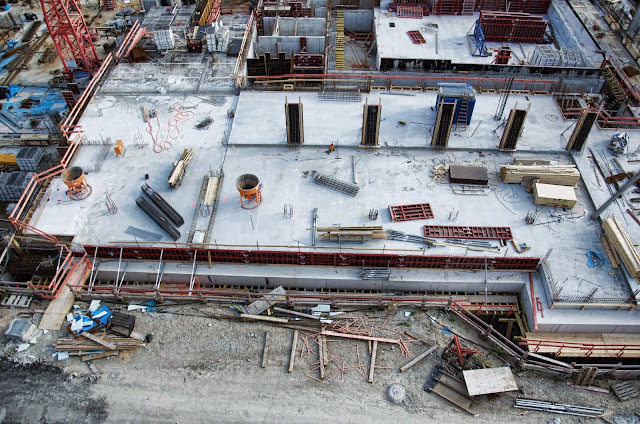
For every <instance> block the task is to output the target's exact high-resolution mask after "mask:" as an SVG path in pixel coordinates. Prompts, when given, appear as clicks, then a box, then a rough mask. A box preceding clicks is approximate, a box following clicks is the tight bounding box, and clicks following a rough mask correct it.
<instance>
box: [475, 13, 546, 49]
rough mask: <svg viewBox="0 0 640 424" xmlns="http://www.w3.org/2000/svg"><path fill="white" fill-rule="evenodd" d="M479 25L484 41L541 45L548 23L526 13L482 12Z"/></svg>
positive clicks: (539, 17) (541, 18) (540, 17)
mask: <svg viewBox="0 0 640 424" xmlns="http://www.w3.org/2000/svg"><path fill="white" fill-rule="evenodd" d="M480 24H481V25H482V32H483V33H484V37H485V40H486V41H495V42H499V43H533V44H541V43H543V42H544V34H545V32H546V30H547V26H548V25H549V22H548V21H547V20H546V19H544V18H543V17H542V16H534V15H530V14H528V13H518V12H492V11H486V10H483V11H481V12H480Z"/></svg>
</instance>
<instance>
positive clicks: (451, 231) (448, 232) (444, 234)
mask: <svg viewBox="0 0 640 424" xmlns="http://www.w3.org/2000/svg"><path fill="white" fill-rule="evenodd" d="M424 236H425V237H435V238H465V239H466V238H468V239H487V240H511V239H513V235H512V233H511V228H509V227H466V226H457V225H425V226H424Z"/></svg>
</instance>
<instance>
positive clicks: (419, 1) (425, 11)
mask: <svg viewBox="0 0 640 424" xmlns="http://www.w3.org/2000/svg"><path fill="white" fill-rule="evenodd" d="M429 6H430V5H429V3H425V2H424V0H416V1H415V2H406V1H397V2H394V3H389V6H387V10H388V11H389V12H397V11H398V8H399V7H415V8H420V9H422V16H429Z"/></svg>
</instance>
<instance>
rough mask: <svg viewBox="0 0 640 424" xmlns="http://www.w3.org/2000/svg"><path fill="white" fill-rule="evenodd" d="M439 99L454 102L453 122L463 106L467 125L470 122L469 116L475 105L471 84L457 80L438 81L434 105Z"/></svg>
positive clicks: (455, 121)
mask: <svg viewBox="0 0 640 424" xmlns="http://www.w3.org/2000/svg"><path fill="white" fill-rule="evenodd" d="M440 100H444V101H445V102H449V103H453V102H456V109H455V112H454V114H453V122H454V123H457V122H458V118H459V116H460V111H461V110H462V109H463V107H465V108H466V115H467V119H466V121H467V122H466V124H467V125H469V123H470V122H471V116H472V115H473V108H474V107H475V105H476V92H475V90H474V89H473V86H472V85H471V84H464V83H457V82H441V83H439V84H438V98H437V100H436V107H438V105H439V104H440Z"/></svg>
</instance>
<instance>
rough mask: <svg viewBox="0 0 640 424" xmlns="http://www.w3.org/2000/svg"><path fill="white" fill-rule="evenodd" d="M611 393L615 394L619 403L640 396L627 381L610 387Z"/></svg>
mask: <svg viewBox="0 0 640 424" xmlns="http://www.w3.org/2000/svg"><path fill="white" fill-rule="evenodd" d="M611 389H612V390H613V393H615V394H616V396H617V397H618V399H620V401H621V402H622V401H625V400H629V399H633V398H635V397H638V396H640V392H638V389H636V388H635V387H634V386H632V385H631V383H630V382H628V381H623V382H622V383H618V384H614V385H612V386H611Z"/></svg>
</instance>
